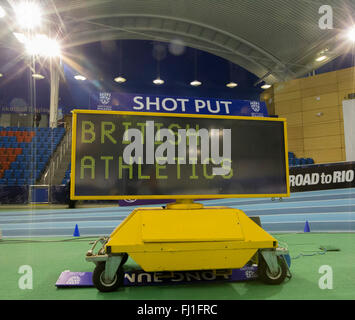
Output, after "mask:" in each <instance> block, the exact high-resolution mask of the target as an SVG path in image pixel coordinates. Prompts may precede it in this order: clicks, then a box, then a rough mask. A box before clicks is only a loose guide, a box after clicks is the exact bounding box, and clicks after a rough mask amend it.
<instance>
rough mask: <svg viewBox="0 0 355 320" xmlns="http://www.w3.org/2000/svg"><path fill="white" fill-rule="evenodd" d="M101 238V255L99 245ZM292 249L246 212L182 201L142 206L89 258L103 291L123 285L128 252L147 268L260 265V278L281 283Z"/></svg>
mask: <svg viewBox="0 0 355 320" xmlns="http://www.w3.org/2000/svg"><path fill="white" fill-rule="evenodd" d="M98 242H100V243H101V245H102V247H101V248H100V250H99V251H98V253H97V254H94V248H95V246H96V245H97V243H98ZM287 253H288V252H287V250H286V249H284V248H280V247H279V246H278V242H277V240H276V239H275V238H274V237H272V236H271V235H270V234H268V233H267V232H266V231H264V230H263V229H262V228H261V227H260V226H259V225H258V224H256V223H255V222H254V221H253V220H251V219H250V218H249V217H248V216H247V215H246V214H245V213H243V212H242V211H241V210H238V209H232V208H228V207H204V206H203V205H202V204H199V203H193V202H192V201H189V200H186V201H177V202H176V203H172V204H168V205H167V206H166V208H162V207H160V208H139V209H135V210H133V212H132V213H131V214H130V215H129V216H128V217H127V218H126V219H125V220H124V221H123V222H122V223H121V224H120V225H119V226H118V227H117V228H116V229H115V230H114V231H113V233H112V234H111V235H110V237H109V238H102V239H99V240H98V241H97V242H95V243H94V245H93V247H92V248H91V249H90V250H89V251H88V253H87V255H86V260H87V261H90V262H94V263H95V265H96V267H95V270H94V272H93V283H94V285H95V287H96V288H97V289H98V290H100V291H103V292H108V291H113V290H116V289H117V288H118V287H119V286H120V285H122V283H123V275H124V272H123V265H124V263H125V262H126V261H127V258H128V256H131V257H132V259H133V260H134V261H135V262H136V263H138V264H139V265H140V266H141V267H142V269H143V270H144V271H147V272H152V271H155V272H158V271H159V272H167V273H170V274H171V275H173V272H174V271H191V270H213V271H216V272H218V271H219V270H220V271H223V272H225V271H226V269H227V270H228V269H239V268H242V267H244V266H245V265H246V264H247V263H248V262H250V261H253V262H255V263H257V264H258V276H259V278H260V279H261V280H263V281H264V282H266V283H269V284H280V283H282V282H283V281H284V279H285V278H286V276H287V273H288V267H287V263H286V261H285V259H284V257H283V256H284V255H285V254H287Z"/></svg>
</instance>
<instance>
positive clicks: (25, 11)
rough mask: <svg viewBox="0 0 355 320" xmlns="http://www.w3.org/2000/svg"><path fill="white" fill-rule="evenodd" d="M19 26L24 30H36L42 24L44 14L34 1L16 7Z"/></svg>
mask: <svg viewBox="0 0 355 320" xmlns="http://www.w3.org/2000/svg"><path fill="white" fill-rule="evenodd" d="M15 13H16V18H17V22H18V24H19V25H20V26H21V27H22V28H24V29H34V28H35V27H37V26H39V25H40V24H41V20H42V12H41V9H40V7H39V6H38V5H37V4H36V3H34V2H32V1H24V2H22V3H20V4H19V5H17V6H16V7H15Z"/></svg>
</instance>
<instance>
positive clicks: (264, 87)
mask: <svg viewBox="0 0 355 320" xmlns="http://www.w3.org/2000/svg"><path fill="white" fill-rule="evenodd" d="M269 88H271V84H267V83H265V84H264V85H262V86H261V89H269Z"/></svg>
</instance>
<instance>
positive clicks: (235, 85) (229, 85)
mask: <svg viewBox="0 0 355 320" xmlns="http://www.w3.org/2000/svg"><path fill="white" fill-rule="evenodd" d="M226 86H227V87H228V88H235V87H237V86H238V83H235V82H229V83H227V84H226Z"/></svg>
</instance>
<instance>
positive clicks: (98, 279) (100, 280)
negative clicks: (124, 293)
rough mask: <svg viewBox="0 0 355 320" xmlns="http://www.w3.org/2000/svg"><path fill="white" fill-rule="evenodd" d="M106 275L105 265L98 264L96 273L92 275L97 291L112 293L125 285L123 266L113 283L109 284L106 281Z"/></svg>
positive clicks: (102, 263)
mask: <svg viewBox="0 0 355 320" xmlns="http://www.w3.org/2000/svg"><path fill="white" fill-rule="evenodd" d="M104 275H105V263H104V262H101V263H98V264H97V266H96V268H95V269H94V272H93V274H92V282H93V284H94V286H95V287H96V289H97V290H99V291H100V292H112V291H116V290H117V289H118V288H119V287H120V286H122V285H123V278H124V271H123V268H122V266H120V267H119V268H118V270H117V272H116V274H115V277H114V278H113V280H112V282H110V283H107V282H105V281H104Z"/></svg>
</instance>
